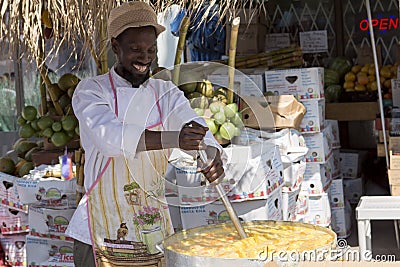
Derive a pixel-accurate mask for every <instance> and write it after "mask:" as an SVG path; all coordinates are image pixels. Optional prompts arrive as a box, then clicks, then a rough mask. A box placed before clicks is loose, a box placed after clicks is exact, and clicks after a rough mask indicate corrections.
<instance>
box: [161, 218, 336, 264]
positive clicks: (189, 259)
mask: <svg viewBox="0 0 400 267" xmlns="http://www.w3.org/2000/svg"><path fill="white" fill-rule="evenodd" d="M229 224H232V223H226V224H216V225H207V226H201V227H196V228H192V229H188V230H183V231H181V232H178V233H176V234H174V235H172V236H170V237H167V238H166V239H165V240H164V241H163V249H164V254H165V262H166V266H167V267H214V266H216V267H232V266H240V267H262V266H266V263H269V264H271V260H265V259H243V258H238V259H225V258H211V257H204V256H201V251H199V252H198V255H197V256H188V255H184V254H181V253H178V252H176V251H174V250H171V249H169V248H168V247H169V246H170V245H172V244H176V243H177V242H181V241H182V240H184V239H187V238H194V237H195V235H196V234H199V233H204V232H212V231H215V230H217V229H221V228H222V227H224V226H225V225H229ZM243 225H244V227H246V225H257V226H259V225H262V226H274V225H275V226H276V225H291V226H301V227H305V228H312V229H315V230H316V231H321V232H325V233H328V234H329V235H331V236H332V242H331V243H330V244H328V245H326V246H323V247H319V248H315V250H316V251H331V250H332V249H334V248H335V246H336V234H335V233H334V232H333V231H331V230H329V229H327V228H324V227H321V226H316V225H312V224H306V223H298V222H276V221H253V222H244V223H243ZM232 227H233V226H232ZM326 255H327V256H328V254H326ZM272 261H273V262H275V263H276V266H284V267H289V266H291V267H292V266H297V265H298V261H295V262H293V261H291V262H289V261H286V262H283V261H281V260H280V259H277V258H274V259H272ZM268 266H271V265H268Z"/></svg>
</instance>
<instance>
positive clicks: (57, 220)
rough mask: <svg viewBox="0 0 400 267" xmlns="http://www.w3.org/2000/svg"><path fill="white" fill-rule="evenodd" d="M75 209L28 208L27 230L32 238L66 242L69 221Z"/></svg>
mask: <svg viewBox="0 0 400 267" xmlns="http://www.w3.org/2000/svg"><path fill="white" fill-rule="evenodd" d="M74 212H75V209H62V210H56V209H46V208H40V207H33V206H30V207H29V228H30V230H31V235H32V236H38V237H43V238H55V239H62V240H66V239H69V240H71V241H72V239H71V238H69V237H67V236H66V235H65V231H66V230H67V227H68V224H69V221H70V220H71V218H72V215H73V214H74Z"/></svg>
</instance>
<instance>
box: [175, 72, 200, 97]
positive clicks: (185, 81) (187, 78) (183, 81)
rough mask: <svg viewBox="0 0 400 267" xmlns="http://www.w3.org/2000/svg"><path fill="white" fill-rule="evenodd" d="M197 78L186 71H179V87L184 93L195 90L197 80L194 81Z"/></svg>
mask: <svg viewBox="0 0 400 267" xmlns="http://www.w3.org/2000/svg"><path fill="white" fill-rule="evenodd" d="M196 80H197V79H196V78H195V77H193V75H191V74H190V73H188V72H181V74H180V75H179V86H178V87H179V89H181V90H182V91H183V92H185V94H189V93H192V92H194V91H196V88H197V82H195V81H196Z"/></svg>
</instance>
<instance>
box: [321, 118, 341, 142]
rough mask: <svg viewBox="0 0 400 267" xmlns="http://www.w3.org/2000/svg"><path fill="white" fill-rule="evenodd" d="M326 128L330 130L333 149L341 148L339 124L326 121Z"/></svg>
mask: <svg viewBox="0 0 400 267" xmlns="http://www.w3.org/2000/svg"><path fill="white" fill-rule="evenodd" d="M325 127H326V128H327V129H328V135H329V136H330V139H331V143H332V149H337V148H340V132H339V122H338V121H337V120H325Z"/></svg>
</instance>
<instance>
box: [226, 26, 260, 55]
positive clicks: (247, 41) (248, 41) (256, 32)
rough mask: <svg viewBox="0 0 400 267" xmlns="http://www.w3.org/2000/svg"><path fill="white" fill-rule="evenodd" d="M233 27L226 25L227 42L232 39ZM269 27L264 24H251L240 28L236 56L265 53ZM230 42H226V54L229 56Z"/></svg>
mask: <svg viewBox="0 0 400 267" xmlns="http://www.w3.org/2000/svg"><path fill="white" fill-rule="evenodd" d="M231 30H232V26H231V25H230V24H228V25H226V40H230V38H231ZM266 33H267V27H266V26H265V25H263V24H260V23H257V24H249V25H242V26H241V27H239V31H238V38H237V44H236V55H238V56H242V55H253V54H258V53H260V52H263V51H264V42H265V35H266ZM229 45H230V44H229V42H225V53H226V55H229Z"/></svg>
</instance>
